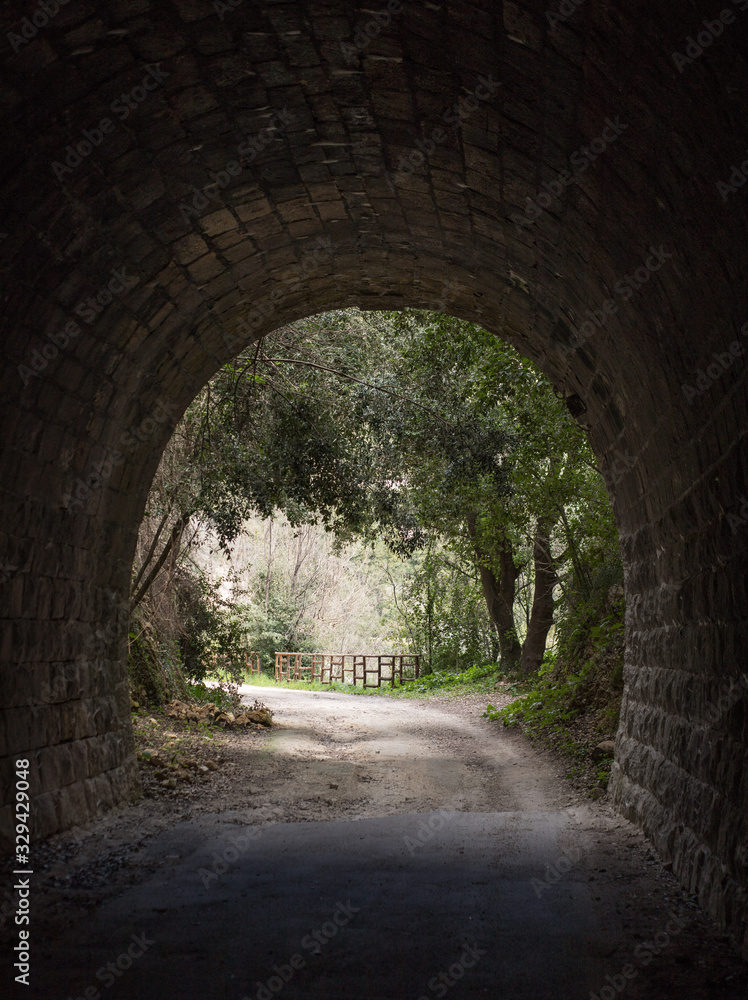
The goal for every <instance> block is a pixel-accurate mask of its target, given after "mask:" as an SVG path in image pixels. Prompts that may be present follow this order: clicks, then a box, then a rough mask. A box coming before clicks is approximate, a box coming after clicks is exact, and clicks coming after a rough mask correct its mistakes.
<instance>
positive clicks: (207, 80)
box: [0, 0, 748, 947]
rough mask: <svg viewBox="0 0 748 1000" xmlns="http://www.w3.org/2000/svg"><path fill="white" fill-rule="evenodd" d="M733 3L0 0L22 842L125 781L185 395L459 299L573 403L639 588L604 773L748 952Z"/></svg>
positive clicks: (747, 214)
mask: <svg viewBox="0 0 748 1000" xmlns="http://www.w3.org/2000/svg"><path fill="white" fill-rule="evenodd" d="M549 2H550V8H548V4H549ZM724 2H725V7H726V8H727V14H726V15H722V20H720V19H719V16H718V17H717V20H715V16H714V11H715V9H716V8H715V5H712V4H707V3H703V2H700V0H692V2H689V3H686V4H683V5H680V7H679V8H678V12H677V16H675V14H671V13H670V9H669V8H668V7H667V6H666V5H664V4H663V5H655V7H657V6H659V9H653V5H651V4H645V3H643V2H640V0H629V2H627V3H623V4H621V3H620V2H612V0H597V2H595V3H594V4H582V3H581V0H576V3H575V2H574V0H571V2H567V0H558V2H556V0H542V2H541V0H521V2H509V0H505V2H503V3H501V2H494V0H474V2H458V0H443V2H440V3H432V2H430V0H390V2H389V4H388V3H386V2H385V0H382V2H381V3H379V0H377V2H376V3H374V4H371V5H368V6H366V7H365V6H363V5H360V4H359V3H356V2H354V3H347V4H344V3H342V2H339V0H318V2H314V3H312V2H301V0H286V2H271V0H267V2H260V0H258V2H256V3H250V2H249V0H231V2H230V3H229V2H227V3H221V2H217V3H212V2H211V0H159V2H156V0H105V2H103V3H96V4H94V3H90V2H80V3H78V2H76V3H62V4H58V3H57V2H52V0H49V2H46V3H45V4H44V5H42V6H39V7H34V8H33V11H34V13H33V15H30V16H29V17H26V19H25V20H21V19H17V18H16V16H15V13H14V12H9V11H8V9H7V7H8V5H6V6H5V7H3V10H2V14H0V23H1V24H2V38H3V40H4V45H5V53H4V57H3V70H2V82H1V84H0V115H1V116H2V136H3V143H2V152H1V153H0V156H1V158H2V160H1V163H2V166H1V176H2V192H3V197H2V218H1V219H0V230H1V233H0V268H1V269H2V270H1V272H0V282H1V284H2V304H3V308H2V347H3V351H4V355H5V365H4V369H3V373H2V393H1V394H0V407H1V408H2V427H3V452H2V504H3V518H2V522H1V523H0V543H1V555H0V558H1V559H2V564H1V565H0V601H1V609H0V614H1V615H2V618H3V639H2V663H1V666H0V690H1V691H2V705H3V709H2V713H0V744H2V747H3V748H4V749H3V750H2V752H3V755H4V759H3V770H2V782H3V799H4V802H6V803H7V802H8V801H9V792H10V787H11V779H12V770H13V761H15V760H16V759H17V758H19V757H20V758H28V759H29V760H30V762H31V769H32V774H33V779H32V788H33V791H34V795H33V801H32V808H33V817H34V833H35V835H36V836H43V835H46V834H49V833H52V832H54V831H57V830H61V829H65V828H67V827H69V826H70V825H72V824H74V823H77V822H81V821H84V820H86V819H89V818H92V817H94V816H97V815H99V814H101V813H102V812H103V811H105V810H106V809H108V808H110V807H112V806H113V805H115V804H117V803H121V802H123V801H126V800H127V799H128V798H129V797H131V796H132V795H133V794H136V792H137V772H136V768H135V764H134V760H133V756H132V736H131V730H130V722H129V703H128V693H127V684H126V666H125V642H126V618H127V616H126V610H125V609H126V596H127V593H128V585H129V577H130V567H131V563H132V557H133V550H134V543H135V537H136V532H137V528H138V523H139V518H140V515H141V512H142V510H143V506H144V503H145V498H146V495H147V492H148V488H149V484H150V482H151V479H152V476H153V474H154V471H155V469H156V467H157V464H158V461H159V456H160V454H161V452H162V450H163V448H164V445H165V443H166V441H167V440H168V438H169V435H170V433H171V431H172V429H173V427H174V425H175V423H176V421H177V420H178V418H179V416H180V415H181V413H182V412H183V411H184V409H185V407H186V406H187V405H188V404H189V402H190V401H191V399H193V398H194V396H195V394H196V393H197V392H198V390H199V389H200V388H201V387H202V386H203V385H204V384H205V383H206V381H207V380H208V379H209V378H210V377H211V375H212V374H213V373H214V372H215V371H216V370H217V369H218V368H219V366H220V365H221V364H223V363H224V362H225V361H226V360H227V359H228V358H230V357H232V356H233V355H235V354H236V353H238V351H239V350H240V349H241V348H242V347H243V346H244V345H246V344H247V343H249V342H251V341H252V340H253V339H254V338H256V337H257V336H258V335H260V334H262V333H265V332H268V331H270V330H272V329H274V328H276V327H277V326H279V325H280V324H282V323H285V322H288V321H290V320H294V319H298V318H300V317H302V316H306V315H309V314H311V313H314V312H319V311H321V310H325V309H330V308H335V307H344V306H349V305H357V306H360V307H361V308H364V309H366V308H377V309H379V308H386V309H396V308H400V307H403V306H417V307H423V308H431V309H442V310H444V311H447V312H450V313H453V314H455V315H459V316H461V317H463V318H466V319H470V320H474V321H476V322H479V323H481V324H482V325H483V326H485V327H486V328H487V329H489V330H491V331H493V332H495V333H496V334H497V335H500V336H502V337H504V338H506V339H507V340H509V341H510V342H511V343H513V344H514V345H515V346H517V347H518V348H519V349H520V350H521V351H522V352H523V353H524V354H525V355H527V356H528V357H530V358H532V359H533V360H534V361H536V362H537V363H538V364H539V365H540V367H541V368H542V369H543V370H544V371H545V372H546V373H547V375H548V376H549V378H550V379H551V380H552V382H553V383H554V385H555V386H556V387H557V388H558V389H559V391H562V392H563V393H564V394H565V396H566V397H567V401H568V403H569V407H570V409H571V410H572V413H573V414H574V415H575V417H576V418H577V419H578V420H579V421H580V422H581V423H582V424H583V425H584V426H585V427H586V428H588V431H589V435H590V440H591V442H592V445H593V447H594V450H595V452H596V454H597V456H598V458H599V461H600V464H601V468H603V469H604V471H605V475H606V478H607V481H608V484H609V487H610V490H611V495H612V497H613V501H614V506H615V512H616V518H617V523H618V527H619V532H620V538H621V548H622V554H623V559H624V564H625V575H626V589H627V595H628V611H627V652H626V665H625V694H624V705H623V712H622V719H621V725H620V730H619V733H618V739H617V762H616V765H615V769H614V776H613V782H612V791H613V798H614V801H615V803H616V804H617V806H618V808H619V809H620V810H621V811H622V812H623V813H624V814H625V815H626V816H628V817H629V818H632V819H633V820H635V821H636V822H638V823H640V824H642V825H643V826H644V828H645V830H646V831H647V832H648V833H649V834H650V835H651V837H652V838H653V840H654V842H655V844H656V845H657V847H658V849H659V850H660V851H661V853H662V854H663V855H664V856H665V857H666V858H670V859H671V860H672V862H673V866H674V869H675V871H676V872H677V874H678V875H679V877H680V878H681V880H682V881H683V882H684V883H685V884H687V885H689V886H690V887H691V888H692V889H693V891H694V892H697V893H698V894H699V897H700V899H701V901H702V903H703V904H704V905H705V906H706V907H707V908H708V909H709V910H710V912H711V913H712V914H713V915H714V916H715V918H717V919H719V920H721V921H723V922H725V923H727V924H728V925H730V926H731V928H732V929H733V932H734V933H735V935H736V937H737V938H738V939H739V940H740V941H741V942H742V943H743V946H744V947H746V942H747V941H748V939H747V938H746V919H747V912H748V906H747V904H746V892H747V891H748V808H747V803H748V695H747V694H746V692H747V691H748V675H746V674H745V670H746V666H747V662H746V565H747V564H748V558H747V557H748V542H747V540H748V501H747V500H746V499H745V498H746V495H748V491H747V487H746V427H747V423H748V422H747V420H746V380H745V357H746V348H747V347H748V295H747V294H746V292H747V281H748V271H747V270H746V267H745V251H746V235H745V234H746V231H747V223H748V185H747V184H746V177H747V176H748V161H745V156H746V151H745V144H746V140H747V139H748V122H747V121H746V111H745V108H746V103H745V96H746V92H747V84H748V74H747V72H746V68H747V63H746V39H747V38H748V32H747V31H746V26H747V25H748V11H742V10H741V9H740V8H741V7H745V6H748V4H746V2H745V0H733V2H731V0H724ZM717 6H718V5H717ZM727 15H730V17H728V16H727ZM0 815H1V816H2V829H3V831H4V833H5V834H6V835H9V834H10V831H11V828H12V817H11V812H10V806H9V805H6V806H4V808H3V810H2V812H1V814H0Z"/></svg>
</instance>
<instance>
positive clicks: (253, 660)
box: [203, 651, 260, 677]
mask: <svg viewBox="0 0 748 1000" xmlns="http://www.w3.org/2000/svg"><path fill="white" fill-rule="evenodd" d="M244 662H245V664H246V672H247V673H248V674H257V675H258V677H259V675H260V654H259V653H255V652H254V651H253V652H251V653H245V654H244ZM235 663H236V661H235V660H234V661H229V658H228V657H227V656H223V655H221V654H219V653H214V654H213V656H212V657H211V658H210V659H209V660H208V661H207V662H206V661H205V660H203V665H204V666H206V667H207V668H208V669H209V670H211V671H213V672H214V673H217V672H218V671H219V670H227V671H228V670H229V669H230V668H231V667H232V666H233V665H234V664H235Z"/></svg>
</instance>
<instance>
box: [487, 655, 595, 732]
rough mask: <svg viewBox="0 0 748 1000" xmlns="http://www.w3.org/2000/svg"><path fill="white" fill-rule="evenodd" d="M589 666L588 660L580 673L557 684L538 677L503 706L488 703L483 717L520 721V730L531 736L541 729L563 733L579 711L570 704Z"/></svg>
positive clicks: (546, 678) (506, 722) (504, 720)
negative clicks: (518, 696)
mask: <svg viewBox="0 0 748 1000" xmlns="http://www.w3.org/2000/svg"><path fill="white" fill-rule="evenodd" d="M591 667H592V664H591V663H590V662H588V663H585V664H584V665H583V666H582V668H581V670H580V671H579V673H577V674H569V675H568V676H567V677H566V678H565V680H563V681H562V682H560V683H559V682H558V681H555V680H554V679H553V678H552V677H550V676H548V675H545V676H543V677H541V678H538V679H536V680H535V682H534V683H533V684H531V685H530V687H529V690H528V691H527V692H526V693H525V694H524V695H523V696H522V697H520V698H517V699H516V700H515V701H513V702H512V703H511V704H510V705H507V706H506V707H505V708H499V709H497V708H496V707H495V706H494V705H490V704H489V705H488V706H487V708H486V711H485V712H484V716H485V717H486V718H489V719H500V720H501V722H503V723H504V725H505V726H509V727H512V726H516V725H518V723H520V722H521V723H522V729H523V731H524V732H526V733H527V734H528V735H529V736H530V737H531V738H536V737H538V736H540V735H541V731H542V730H547V731H548V732H551V733H563V732H565V730H566V723H568V722H570V721H571V720H572V719H574V718H576V717H577V715H578V714H579V709H578V708H574V707H573V701H574V696H575V694H576V692H577V690H578V688H579V686H580V684H582V683H583V681H584V680H585V678H586V676H587V674H588V673H589V671H590V669H591Z"/></svg>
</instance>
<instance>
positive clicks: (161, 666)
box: [127, 619, 186, 705]
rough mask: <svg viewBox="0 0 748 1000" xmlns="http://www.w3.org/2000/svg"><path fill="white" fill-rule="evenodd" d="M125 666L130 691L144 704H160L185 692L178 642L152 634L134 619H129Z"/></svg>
mask: <svg viewBox="0 0 748 1000" xmlns="http://www.w3.org/2000/svg"><path fill="white" fill-rule="evenodd" d="M127 669H128V677H129V681H130V690H131V691H132V692H133V694H134V695H135V697H136V699H137V700H138V701H140V702H144V703H145V704H147V705H162V704H163V703H164V702H165V701H168V700H169V699H170V698H177V697H180V696H182V695H184V693H185V691H186V686H185V681H184V676H183V664H182V661H181V656H180V651H179V646H178V644H177V643H176V642H175V641H174V640H173V639H169V638H164V637H163V636H160V637H159V636H156V635H155V634H154V633H153V631H152V630H151V629H149V628H147V627H146V626H144V625H143V624H142V623H141V622H140V621H139V620H138V619H136V620H135V621H133V622H131V627H130V635H129V644H128V658H127Z"/></svg>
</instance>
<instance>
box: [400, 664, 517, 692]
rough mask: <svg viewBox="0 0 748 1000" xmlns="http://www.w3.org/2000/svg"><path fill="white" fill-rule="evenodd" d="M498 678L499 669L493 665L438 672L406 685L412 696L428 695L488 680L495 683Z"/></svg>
mask: <svg viewBox="0 0 748 1000" xmlns="http://www.w3.org/2000/svg"><path fill="white" fill-rule="evenodd" d="M498 677H499V668H498V666H497V665H496V664H495V663H487V664H484V665H483V666H472V667H469V668H467V669H466V670H456V671H454V670H453V671H448V670H439V671H437V672H435V673H433V674H429V675H427V676H426V677H419V679H418V680H416V681H411V682H410V683H409V684H408V686H407V687H408V693H409V694H412V695H421V694H428V693H430V692H432V691H444V690H449V689H454V688H458V687H465V686H475V685H476V684H477V682H479V681H482V680H486V679H490V680H491V681H493V682H495V681H496V680H497V679H498Z"/></svg>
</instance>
